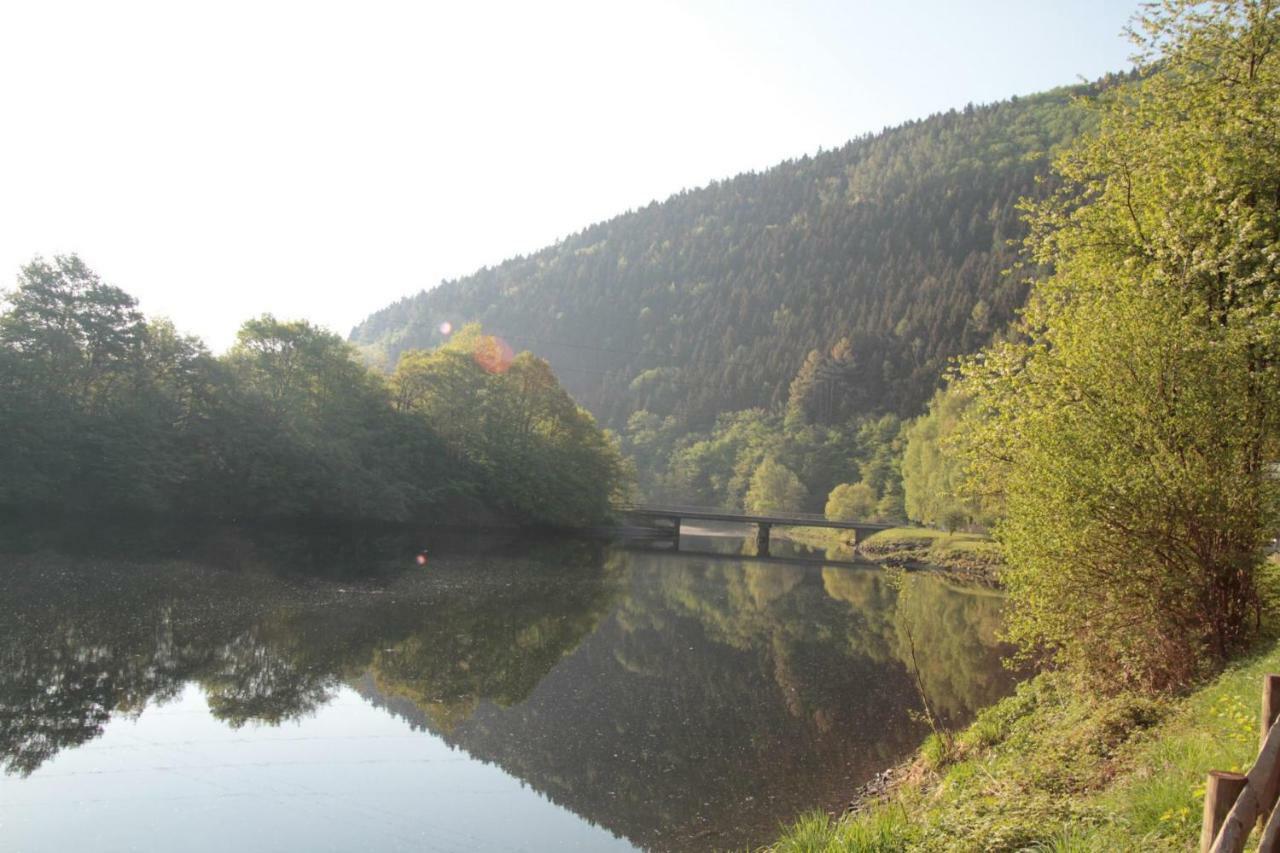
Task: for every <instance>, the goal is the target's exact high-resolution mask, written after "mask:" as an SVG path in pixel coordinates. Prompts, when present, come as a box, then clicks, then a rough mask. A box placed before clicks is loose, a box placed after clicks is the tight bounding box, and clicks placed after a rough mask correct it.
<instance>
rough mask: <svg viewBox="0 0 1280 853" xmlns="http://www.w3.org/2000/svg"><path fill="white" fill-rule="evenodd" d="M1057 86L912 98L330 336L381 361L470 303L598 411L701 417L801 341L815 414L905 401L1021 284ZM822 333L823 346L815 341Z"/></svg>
mask: <svg viewBox="0 0 1280 853" xmlns="http://www.w3.org/2000/svg"><path fill="white" fill-rule="evenodd" d="M1096 88H1097V87H1088V88H1087V89H1086V88H1085V87H1079V88H1075V89H1059V90H1055V91H1053V92H1049V93H1045V94H1041V95H1037V96H1033V97H1026V98H1016V99H1012V100H1009V101H1004V102H1001V103H997V104H992V105H988V106H980V107H973V106H971V107H967V108H965V109H964V110H960V111H951V112H948V113H945V114H940V115H934V116H932V117H930V118H927V119H924V120H922V121H916V122H911V123H909V124H906V125H903V126H901V127H898V128H895V129H892V130H888V131H886V132H884V133H881V134H878V135H875V136H869V137H864V138H860V139H857V140H854V141H852V142H850V143H848V144H847V145H845V146H843V147H842V148H839V149H837V150H834V151H829V152H822V153H819V154H818V155H816V156H812V157H810V156H806V157H803V158H801V159H798V160H794V161H789V162H786V163H783V164H781V165H779V166H777V167H775V168H773V169H770V170H768V171H766V172H763V173H759V174H755V173H752V174H744V175H740V176H738V177H736V178H732V179H730V180H726V181H722V182H717V183H713V184H711V185H709V186H707V187H705V188H702V189H697V190H692V191H687V192H683V193H680V194H678V195H676V196H673V197H672V198H670V199H668V200H666V201H665V202H662V203H657V202H655V203H653V204H650V205H649V206H647V207H645V208H643V209H641V210H637V211H633V212H630V213H627V214H624V215H622V216H619V217H617V218H615V219H613V220H611V221H608V222H605V223H602V224H598V225H594V226H592V227H590V228H587V229H585V230H583V231H582V232H580V233H578V234H575V235H573V236H572V237H569V238H568V239H565V240H564V241H562V242H560V243H558V244H556V245H554V246H551V247H549V248H547V249H544V250H542V251H540V252H538V253H536V254H533V255H531V256H528V257H520V258H515V259H512V260H509V261H507V262H505V263H502V264H500V265H499V266H497V267H494V268H486V269H482V270H480V271H479V272H477V273H475V274H474V275H472V276H469V277H466V278H463V279H459V280H456V281H449V282H445V283H443V284H441V285H440V286H438V287H436V288H433V289H431V290H428V291H424V292H422V293H420V294H418V295H417V296H414V297H411V298H407V299H404V300H401V301H400V302H398V303H396V304H394V305H391V306H389V307H387V308H385V309H383V310H381V311H379V312H378V313H376V314H374V315H373V316H371V317H369V318H368V319H367V320H365V321H364V322H363V323H361V324H360V325H359V326H357V327H356V328H355V329H354V331H353V332H352V335H351V340H352V341H353V342H354V343H355V344H357V345H358V346H359V347H361V348H362V349H363V350H364V351H365V352H366V353H368V354H369V357H370V358H372V359H374V360H377V361H381V362H382V363H384V364H385V365H386V366H388V367H391V366H394V364H395V360H396V358H397V357H398V356H399V354H400V353H401V352H402V351H403V350H405V349H407V348H414V347H422V346H429V345H432V344H435V343H438V342H439V341H440V340H441V333H440V331H439V327H440V324H441V323H444V322H450V323H452V324H453V325H454V326H457V325H459V324H460V323H464V322H473V321H474V322H480V323H482V324H483V325H484V327H485V329H486V330H487V331H490V332H492V333H494V334H498V335H502V336H504V337H506V338H507V339H508V340H509V341H510V342H511V343H512V344H514V345H518V346H521V347H527V348H528V349H530V350H532V351H534V352H537V353H539V354H540V355H542V356H544V357H546V358H547V359H548V360H549V361H550V363H551V365H552V367H553V368H554V369H555V371H556V372H557V374H559V375H561V376H563V377H564V382H565V385H566V387H567V388H568V389H569V390H570V392H571V393H572V394H573V395H574V397H575V398H576V399H577V400H579V401H580V402H582V403H583V404H584V405H585V406H586V407H587V408H589V409H590V410H592V411H593V412H594V413H595V414H596V415H597V416H598V417H599V418H601V420H602V421H603V422H605V423H606V424H608V425H610V426H613V427H615V428H621V427H623V426H625V424H626V422H627V419H628V417H629V416H630V415H631V414H632V413H634V412H636V411H639V410H646V411H649V412H652V413H655V414H657V415H659V416H664V417H665V416H667V415H675V416H676V417H677V418H679V419H680V420H681V422H682V424H684V425H686V426H687V428H689V429H705V428H707V427H709V426H710V425H711V423H712V422H713V421H714V419H715V418H716V417H717V416H718V415H720V414H722V413H724V412H727V411H735V410H742V409H748V408H753V407H766V408H770V407H773V408H777V407H781V406H782V405H783V404H784V403H785V402H786V400H787V398H788V392H789V389H790V387H791V383H792V380H793V379H794V378H795V376H796V374H797V373H798V372H800V371H801V370H802V368H804V366H805V365H806V359H808V358H810V357H811V353H815V352H816V355H813V356H812V358H813V359H814V361H815V362H816V363H815V364H813V365H810V367H809V368H808V369H809V370H811V371H814V372H816V373H817V374H818V379H819V380H820V382H819V383H818V385H819V386H820V387H819V388H817V389H815V392H814V393H813V394H812V399H810V400H808V401H807V402H806V406H807V407H808V408H809V409H810V410H811V411H812V413H813V414H814V415H815V416H818V417H820V418H821V419H822V420H824V421H827V422H836V421H840V420H843V419H845V418H846V417H848V416H849V415H851V414H858V415H866V414H883V413H893V414H896V415H898V416H911V415H915V414H917V413H918V412H919V410H920V409H921V408H922V407H923V404H924V402H925V401H926V400H928V399H929V397H930V395H931V394H932V393H933V391H934V390H935V388H936V386H937V384H938V377H939V374H940V372H941V370H942V368H943V367H944V366H945V364H946V363H947V361H948V359H949V358H951V357H952V356H954V355H957V354H959V353H965V352H971V351H973V350H975V349H977V348H979V347H981V346H982V345H984V344H985V343H987V342H988V341H989V340H990V338H991V336H992V334H993V332H995V331H997V330H999V329H1001V328H1002V327H1004V326H1005V325H1006V324H1007V322H1008V321H1009V320H1010V318H1011V317H1012V316H1013V314H1014V312H1015V310H1016V309H1017V308H1018V307H1019V306H1020V305H1021V304H1022V302H1023V299H1024V296H1025V285H1024V284H1022V283H1021V281H1020V280H1019V278H1018V277H1016V276H1013V277H1011V276H1006V275H1003V274H1002V273H1003V272H1004V271H1005V270H1007V269H1009V268H1010V267H1012V266H1013V265H1014V263H1015V261H1016V247H1014V246H1011V245H1010V244H1009V241H1010V240H1013V239H1016V238H1019V237H1021V236H1022V234H1023V228H1022V226H1021V225H1020V220H1019V213H1018V210H1017V205H1018V200H1019V199H1020V198H1022V197H1024V196H1038V195H1041V194H1042V190H1041V188H1040V187H1039V186H1038V183H1037V180H1038V179H1039V178H1041V177H1042V176H1045V175H1047V174H1048V163H1049V159H1050V155H1051V153H1052V152H1053V151H1054V150H1056V149H1057V148H1058V147H1059V146H1060V145H1062V144H1063V143H1064V142H1067V141H1069V140H1071V139H1074V138H1075V137H1076V136H1077V135H1078V134H1079V133H1080V132H1081V129H1082V128H1083V127H1084V125H1085V124H1086V123H1087V120H1088V119H1087V113H1086V112H1085V111H1082V110H1079V109H1077V108H1076V107H1074V106H1073V105H1072V99H1073V96H1074V95H1077V94H1083V93H1087V91H1090V90H1093V89H1096ZM833 348H834V351H833Z"/></svg>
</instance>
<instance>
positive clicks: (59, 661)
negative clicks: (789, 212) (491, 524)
mask: <svg viewBox="0 0 1280 853" xmlns="http://www.w3.org/2000/svg"><path fill="white" fill-rule="evenodd" d="M28 544H29V543H28ZM414 544H415V543H414V542H413V541H411V540H410V539H408V538H405V537H403V536H388V537H386V538H384V539H382V540H377V539H374V540H366V541H364V542H363V543H362V545H361V549H362V550H361V551H360V554H361V556H360V560H359V561H358V562H360V565H362V566H366V567H367V566H370V565H372V566H381V567H388V566H398V565H405V564H407V562H408V561H409V560H410V558H411V555H412V554H413V553H414V552H415V548H414V547H413V546H414ZM68 550H72V551H74V550H75V549H67V548H51V547H48V546H47V543H41V544H39V545H38V547H34V548H27V549H26V552H25V553H10V554H7V555H5V556H3V557H0V562H3V564H4V565H3V567H2V570H0V590H2V592H3V599H4V600H5V601H7V602H9V603H10V604H9V608H8V609H9V610H10V614H11V615H10V616H9V618H6V619H4V620H0V763H2V765H3V767H4V769H5V770H6V772H8V773H12V774H19V775H26V774H30V773H32V772H34V771H36V770H37V769H38V768H39V767H40V766H41V765H42V764H43V763H45V762H46V761H48V760H49V759H50V758H52V757H53V756H54V755H56V754H57V753H58V752H59V751H61V750H64V749H69V748H73V747H76V746H78V745H80V744H83V743H85V742H87V741H89V740H91V739H93V738H94V737H97V736H98V735H99V734H100V733H101V732H102V730H103V726H104V725H105V724H106V723H107V721H108V720H110V719H111V718H112V717H116V716H130V715H137V714H140V713H141V712H142V711H143V709H145V708H146V707H148V706H149V705H155V704H162V703H164V702H165V701H167V700H169V699H172V698H173V697H175V696H177V695H178V694H179V693H180V692H181V691H182V690H183V689H184V688H185V687H186V685H188V684H196V685H198V686H199V688H200V689H201V690H202V691H203V693H204V695H205V696H206V698H207V701H208V705H209V709H210V713H212V714H213V715H214V716H215V717H216V718H218V719H220V720H222V721H224V722H226V723H227V724H228V725H231V726H241V725H243V724H245V723H247V722H251V721H252V722H258V723H268V724H276V723H280V722H282V721H285V720H290V719H296V718H299V717H302V716H305V715H307V714H310V713H312V712H313V711H314V710H316V709H317V708H319V707H320V706H322V705H323V704H324V703H325V702H327V701H329V700H330V699H331V698H332V697H333V696H334V695H335V693H336V692H337V691H338V690H339V689H340V688H342V687H344V686H351V687H353V688H354V689H355V690H356V691H357V692H359V693H360V694H361V695H363V696H364V697H365V698H366V699H368V700H369V701H370V702H372V703H373V704H375V705H377V706H379V707H382V708H384V709H386V710H387V711H389V712H392V713H395V714H397V715H399V716H401V717H403V718H405V719H406V720H408V721H409V722H410V723H411V724H412V725H413V726H415V727H417V728H421V729H425V730H428V731H431V732H433V733H435V734H437V735H438V736H440V737H442V738H444V739H445V740H446V741H447V742H449V743H450V744H452V745H455V746H458V747H461V748H463V749H465V750H466V751H467V752H468V753H470V754H471V755H472V756H473V757H475V758H478V759H480V760H484V761H489V762H494V763H496V764H498V765H500V766H501V767H503V768H504V769H505V770H506V771H507V772H509V773H511V774H513V775H515V776H517V777H519V778H521V779H523V780H525V781H526V782H527V783H528V784H530V785H531V786H533V787H534V788H536V789H537V790H539V791H541V792H542V793H543V794H545V795H546V796H548V797H549V798H551V799H552V800H554V801H555V802H558V803H560V804H562V805H564V806H566V807H568V808H570V809H572V810H573V811H574V812H576V813H578V814H579V815H582V816H583V817H586V818H588V819H589V820H592V821H593V822H596V823H599V824H601V825H603V826H605V827H607V828H609V829H610V830H612V831H614V832H617V833H619V834H622V835H625V836H627V837H628V838H630V839H631V840H633V841H634V842H636V843H638V844H641V845H644V846H647V847H653V848H660V849H678V848H682V847H706V846H707V845H708V844H714V845H715V846H734V845H743V844H751V843H755V842H757V841H759V840H760V839H762V838H768V837H770V836H771V834H772V833H773V831H774V830H775V829H776V826H777V824H778V822H779V821H783V820H787V819H789V818H790V817H791V816H793V815H794V814H795V813H796V812H797V811H799V810H802V809H804V808H808V807H812V806H813V805H824V804H825V805H828V806H835V805H837V804H838V803H839V801H840V799H841V798H842V797H847V796H848V795H849V794H850V793H851V792H852V791H853V789H854V788H855V787H856V786H857V785H858V784H860V783H861V782H862V781H865V780H866V779H867V778H869V777H870V776H871V775H872V774H873V773H874V772H876V771H877V770H880V769H882V768H883V767H885V766H887V765H888V764H890V763H892V762H893V761H895V760H897V759H898V758H900V757H902V756H903V755H905V754H906V753H907V752H909V751H910V750H911V749H913V748H914V747H915V746H916V745H917V744H918V743H919V742H920V740H921V739H922V738H923V736H924V733H925V732H924V731H923V729H922V724H921V723H919V722H918V721H916V720H915V719H914V718H913V717H912V716H911V711H912V710H914V709H915V708H917V707H918V705H919V699H918V695H917V693H916V691H915V686H914V684H913V681H912V678H911V674H910V672H909V671H908V669H907V666H906V665H905V664H904V663H903V661H904V660H908V659H909V657H908V655H907V653H906V645H905V643H906V639H905V638H906V634H907V631H910V633H911V635H912V637H913V638H914V642H915V646H916V649H917V656H918V661H919V665H920V667H921V670H922V671H921V672H920V678H921V681H922V683H923V684H924V685H925V689H926V691H927V692H928V694H929V698H930V701H931V703H932V704H933V706H934V707H935V710H937V711H938V712H939V713H940V714H941V715H943V717H944V718H945V719H946V720H947V721H948V722H949V723H950V724H951V725H959V724H961V723H962V722H964V721H965V720H966V719H967V718H968V717H969V716H970V715H971V714H972V713H973V712H974V711H975V710H976V709H978V708H980V707H982V706H983V705H986V704H988V703H990V702H992V701H994V700H995V699H996V698H998V697H999V696H1000V695H1002V694H1003V693H1004V692H1005V691H1007V690H1008V689H1009V687H1010V675H1009V674H1008V673H1007V672H1006V671H1005V670H1004V669H1003V668H1002V667H1001V666H1000V664H999V657H1000V653H1001V648H1000V646H999V645H998V642H997V640H996V632H997V630H998V627H999V606H1000V601H999V599H998V598H997V597H995V596H992V595H989V594H974V593H971V592H968V591H964V590H958V589H953V588H951V587H949V586H948V585H947V584H945V583H943V582H942V581H940V580H939V579H937V578H934V577H930V576H923V575H921V576H908V577H907V578H905V579H904V581H903V583H902V584H897V583H895V582H893V581H892V579H891V578H890V577H889V576H888V575H886V574H884V573H882V572H881V571H879V570H875V569H867V570H863V569H856V568H832V567H827V568H821V569H820V568H811V567H793V566H785V565H759V564H751V563H734V562H725V561H720V560H717V561H714V562H701V561H698V560H690V559H687V558H684V557H675V556H667V555H661V554H636V553H629V552H623V551H616V550H607V549H603V548H601V547H599V546H596V545H591V544H584V543H545V542H544V543H539V544H535V545H532V546H530V545H527V544H520V545H519V546H518V547H516V548H512V549H499V550H497V551H496V552H494V553H488V554H465V553H456V554H442V555H438V556H433V558H432V561H431V563H430V565H429V567H428V568H427V569H426V570H410V571H404V572H396V573H391V574H382V575H375V576H373V577H351V576H346V577H342V578H340V579H337V580H335V579H333V578H334V577H335V576H340V575H342V574H343V573H342V572H340V571H337V570H336V569H335V570H331V571H326V572H324V574H327V575H328V576H329V577H327V578H324V579H317V578H316V577H314V576H313V575H307V574H304V573H301V572H295V573H293V574H287V575H285V576H281V575H280V574H279V573H278V572H277V571H275V570H277V569H280V568H282V567H283V568H295V569H297V568H299V565H298V564H299V563H301V564H302V565H301V568H303V569H306V568H312V569H314V568H315V567H314V565H313V564H314V562H315V559H314V555H315V554H317V553H321V552H324V553H331V551H325V550H324V549H323V548H318V546H316V545H315V544H314V543H310V544H308V543H306V542H293V543H292V544H291V545H289V546H288V547H285V546H284V545H283V544H282V543H281V541H279V540H278V539H268V541H267V542H266V543H265V544H263V543H262V542H259V541H254V540H250V539H245V538H244V537H241V536H238V535H234V534H224V535H223V537H222V539H221V544H217V545H213V546H211V545H210V544H209V542H208V540H207V539H201V542H200V544H199V545H198V547H197V546H184V547H183V548H181V549H180V553H176V554H175V553H169V554H166V553H165V552H164V549H163V548H161V549H153V550H151V551H149V552H148V553H146V554H145V555H144V556H141V557H139V556H129V555H128V554H127V553H125V552H126V551H127V550H128V549H122V550H117V551H116V552H115V553H111V554H109V555H107V556H103V557H95V556H92V555H91V553H67V552H68ZM88 550H89V551H91V550H92V549H88ZM108 550H109V549H108ZM219 554H220V555H221V556H218V555H219ZM228 554H232V555H234V559H231V558H228V557H227V555H228ZM282 554H292V555H294V557H293V558H292V559H293V562H292V563H291V562H290V561H289V559H286V558H284V557H282V556H281V555H282ZM299 554H302V555H312V556H308V557H306V558H305V559H302V560H300V561H299V560H298V559H297V555H299ZM211 566H213V567H214V568H212V569H211ZM219 566H220V567H221V568H218V567H219Z"/></svg>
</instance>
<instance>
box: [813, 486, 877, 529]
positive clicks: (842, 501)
mask: <svg viewBox="0 0 1280 853" xmlns="http://www.w3.org/2000/svg"><path fill="white" fill-rule="evenodd" d="M878 503H879V498H878V497H877V496H876V490H875V489H873V488H871V486H870V485H869V484H867V483H841V484H840V485H838V486H836V487H835V488H834V489H832V490H831V494H830V495H829V496H828V497H827V506H826V510H825V512H824V514H825V515H826V517H827V518H828V519H829V520H831V521H866V520H868V519H870V518H871V517H872V516H874V515H875V513H876V505H877V504H878Z"/></svg>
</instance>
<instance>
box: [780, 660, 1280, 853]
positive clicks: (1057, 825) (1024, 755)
mask: <svg viewBox="0 0 1280 853" xmlns="http://www.w3.org/2000/svg"><path fill="white" fill-rule="evenodd" d="M1266 673H1280V642H1277V641H1276V640H1274V639H1271V640H1267V641H1266V642H1263V643H1260V645H1259V646H1258V648H1257V649H1256V650H1255V652H1254V653H1253V654H1251V655H1249V656H1247V657H1246V658H1243V659H1241V660H1239V661H1237V662H1236V663H1235V664H1234V665H1233V666H1231V667H1230V668H1228V669H1227V670H1226V671H1225V672H1223V673H1222V674H1221V675H1219V676H1218V677H1217V678H1215V679H1213V680H1212V681H1211V682H1209V683H1207V684H1206V685H1205V686H1203V687H1202V688H1200V689H1199V690H1196V691H1195V692H1193V693H1191V694H1189V695H1187V696H1184V697H1180V698H1152V697H1140V696H1120V697H1115V698H1111V699H1107V700H1094V699H1089V698H1087V697H1083V696H1080V695H1078V694H1076V693H1075V692H1073V691H1072V690H1071V689H1070V685H1069V684H1068V683H1067V682H1066V680H1065V679H1064V678H1063V677H1061V676H1058V675H1054V674H1048V673H1046V674H1042V675H1040V676H1037V677H1036V678H1033V679H1031V680H1030V681H1028V682H1026V683H1024V684H1023V685H1021V686H1020V687H1019V689H1018V691H1017V693H1015V695H1013V696H1011V697H1009V698H1008V699H1005V700H1004V701H1002V702H1000V703H999V704H997V705H994V706H993V707H991V708H989V709H987V710H986V711H984V712H983V713H982V714H980V715H979V716H978V718H977V719H976V720H975V721H974V723H973V724H972V725H971V726H970V727H969V728H968V729H966V730H965V731H963V732H961V733H959V734H958V735H957V736H956V739H955V746H954V754H952V755H950V756H947V755H944V753H945V751H946V750H945V748H944V747H943V745H942V744H941V743H940V742H939V741H937V740H936V739H931V740H930V741H929V742H926V744H925V745H924V747H922V749H921V751H920V754H919V755H918V757H917V758H916V759H915V761H914V762H913V763H912V764H911V765H910V766H909V767H908V768H907V769H906V770H905V772H904V775H903V781H902V782H901V783H900V784H898V785H897V787H896V788H895V789H894V790H893V791H892V792H891V793H890V794H889V795H888V796H887V797H886V798H884V799H882V800H879V801H876V802H874V803H872V804H870V805H869V806H868V807H867V808H865V809H863V810H862V811H860V812H858V813H857V814H854V815H848V816H845V817H844V818H841V819H839V820H832V819H830V818H828V817H827V816H826V815H823V814H814V815H810V816H807V817H805V818H803V819H801V820H800V821H798V822H797V823H796V824H795V825H794V826H793V827H791V828H790V829H788V830H787V831H786V833H785V835H783V837H782V838H781V839H780V840H779V841H778V842H777V844H776V845H775V847H774V848H773V849H774V850H777V851H782V853H792V851H817V850H823V851H827V850H841V851H898V850H925V851H935V850H936V851H944V850H945V851H1013V850H1036V851H1064V852H1065V851H1120V850H1157V851H1159V850H1194V849H1196V845H1197V842H1198V838H1199V832H1200V815H1201V809H1202V799H1201V798H1202V796H1203V793H1204V791H1203V786H1204V779H1205V775H1206V774H1207V773H1208V772H1209V771H1210V770H1237V771H1243V770H1245V769H1246V768H1248V767H1249V765H1251V764H1252V763H1253V760H1254V758H1255V757H1256V755H1257V748H1258V714H1259V702H1260V693H1261V685H1262V676H1263V675H1264V674H1266Z"/></svg>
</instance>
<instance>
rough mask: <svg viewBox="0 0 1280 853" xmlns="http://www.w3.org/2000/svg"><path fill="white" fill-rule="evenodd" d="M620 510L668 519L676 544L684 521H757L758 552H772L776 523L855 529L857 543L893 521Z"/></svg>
mask: <svg viewBox="0 0 1280 853" xmlns="http://www.w3.org/2000/svg"><path fill="white" fill-rule="evenodd" d="M618 512H619V513H621V514H622V515H624V516H628V517H630V518H634V519H637V520H645V521H656V522H664V523H665V524H666V526H660V527H656V528H655V529H657V530H662V531H668V530H669V531H670V535H671V538H672V539H673V540H674V541H675V544H676V547H677V548H679V547H680V525H681V523H682V522H684V521H719V522H726V523H729V524H754V525H755V526H756V553H757V554H759V555H760V556H762V557H767V556H769V533H770V531H771V530H772V529H773V527H774V526H775V525H776V526H779V527H826V528H831V529H835V530H851V531H853V544H854V545H857V544H858V543H859V542H861V541H862V540H863V539H865V538H866V537H867V536H869V535H871V534H872V533H875V532H876V531H878V530H888V529H889V528H890V527H892V526H893V525H892V524H874V523H872V522H869V521H832V520H830V519H828V518H826V517H825V516H821V515H812V514H804V513H789V514H786V515H747V514H745V513H741V512H735V511H733V510H727V509H715V508H710V507H696V506H675V505H659V504H628V505H626V506H620V507H618Z"/></svg>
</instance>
